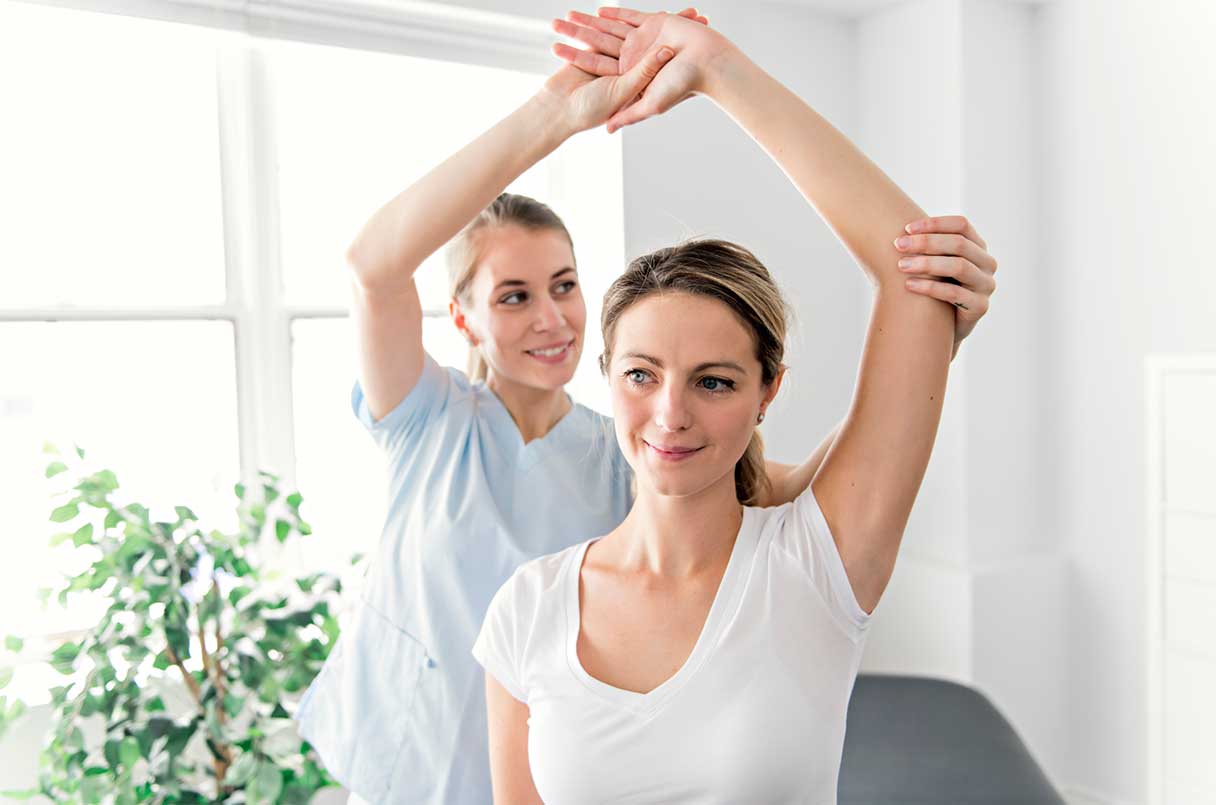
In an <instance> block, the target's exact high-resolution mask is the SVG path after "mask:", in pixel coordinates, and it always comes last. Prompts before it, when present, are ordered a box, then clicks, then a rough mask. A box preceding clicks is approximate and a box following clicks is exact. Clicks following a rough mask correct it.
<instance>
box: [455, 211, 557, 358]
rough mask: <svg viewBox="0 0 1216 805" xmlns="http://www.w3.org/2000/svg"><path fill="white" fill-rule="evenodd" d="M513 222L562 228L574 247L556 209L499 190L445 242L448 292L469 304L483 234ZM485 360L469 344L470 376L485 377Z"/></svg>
mask: <svg viewBox="0 0 1216 805" xmlns="http://www.w3.org/2000/svg"><path fill="white" fill-rule="evenodd" d="M508 225H514V226H519V227H523V228H524V229H528V230H533V231H535V230H545V229H549V230H554V231H557V232H561V233H562V234H563V235H565V237H566V241H567V242H568V243H569V244H570V251H571V252H573V251H574V241H573V240H571V239H570V232H569V231H567V229H566V225H565V224H564V223H562V219H561V218H559V217H558V215H557V213H555V212H554V211H553V210H551V209H550V208H549V206H548V205H546V204H542V203H541V202H539V201H537V200H536V199H534V198H529V197H528V196H521V195H517V194H515V193H502V194H500V195H499V196H498V198H496V199H494V200H493V201H492V202H490V206H488V207H486V208H485V209H484V210H482V211H481V212H479V213H478V214H477V217H476V218H474V219H473V220H472V221H470V222H469V223H468V224H466V225H465V227H464V229H462V230H460V232H459V233H457V235H456V236H455V237H454V238H452V240H451V242H450V243H449V244H448V248H447V252H446V254H445V257H446V260H447V266H448V293H449V295H450V296H451V297H452V299H455V300H456V301H458V302H459V303H460V304H461V305H464V306H466V307H467V306H468V305H469V303H470V299H469V287H470V286H471V285H472V284H473V277H474V276H475V275H476V274H477V264H478V262H479V261H480V260H481V254H482V249H483V247H484V243H483V240H484V238H483V237H482V235H483V234H484V233H485V232H486V231H487V230H489V229H490V228H492V227H500V226H508ZM486 370H487V367H486V362H485V358H483V357H482V355H481V350H479V349H478V348H477V347H469V363H468V373H469V380H484V379H485V378H486Z"/></svg>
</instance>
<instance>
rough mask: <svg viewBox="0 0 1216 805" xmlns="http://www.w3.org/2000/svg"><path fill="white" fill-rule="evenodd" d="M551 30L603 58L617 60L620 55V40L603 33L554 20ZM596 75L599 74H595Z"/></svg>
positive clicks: (565, 21) (564, 21) (566, 21)
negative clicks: (609, 57)
mask: <svg viewBox="0 0 1216 805" xmlns="http://www.w3.org/2000/svg"><path fill="white" fill-rule="evenodd" d="M553 30H554V31H556V32H557V33H559V34H561V35H562V36H568V37H570V38H571V39H577V40H578V41H580V42H584V43H586V44H588V45H590V46H591V47H592V48H594V49H595V50H596V51H598V52H600V53H601V54H603V55H605V56H612V57H613V58H617V57H618V56H620V55H621V40H620V39H618V38H616V37H615V36H612V35H611V34H606V33H604V32H603V31H597V30H596V29H594V28H588V27H586V26H584V25H578V24H576V23H573V22H569V21H568V20H554V21H553ZM596 75H600V74H599V73H596Z"/></svg>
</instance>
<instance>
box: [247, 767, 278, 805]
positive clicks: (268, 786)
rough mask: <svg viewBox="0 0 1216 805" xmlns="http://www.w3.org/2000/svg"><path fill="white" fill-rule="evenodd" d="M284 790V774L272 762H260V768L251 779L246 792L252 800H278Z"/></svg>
mask: <svg viewBox="0 0 1216 805" xmlns="http://www.w3.org/2000/svg"><path fill="white" fill-rule="evenodd" d="M282 790H283V775H282V773H280V772H279V770H278V768H276V767H275V766H274V765H273V764H271V763H266V762H262V763H259V764H258V770H257V771H256V772H255V773H254V776H253V779H252V780H250V781H249V786H248V788H246V793H247V794H248V796H249V801H250V802H276V801H278V799H279V792H281V791H282Z"/></svg>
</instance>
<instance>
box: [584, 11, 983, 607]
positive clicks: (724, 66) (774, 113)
mask: <svg viewBox="0 0 1216 805" xmlns="http://www.w3.org/2000/svg"><path fill="white" fill-rule="evenodd" d="M601 13H606V14H608V15H611V16H618V15H622V14H624V15H628V14H630V13H633V12H630V11H628V10H626V9H603V10H602V11H601ZM660 24H661V30H660V31H659V32H658V35H657V43H658V44H659V45H662V46H669V47H671V48H673V49H674V50H675V51H676V54H675V56H674V57H673V58H672V59H671V60H670V61H669V62H668V63H667V64H666V65H664V68H663V69H662V70H661V71H660V72H659V74H658V75H657V76H655V78H654V80H653V81H652V82H651V83H650V84H649V85H648V86H647V89H646V91H645V92H644V93H643V95H642V97H641V99H639V100H638V101H636V102H635V103H633V104H632V105H630V106H628V107H626V108H624V109H623V110H621V111H619V112H617V113H616V114H615V115H614V116H613V117H612V118H610V119H609V121H608V124H607V125H608V128H609V130H613V129H615V128H620V127H622V126H625V125H629V124H631V123H634V122H637V121H639V120H643V119H645V118H647V117H649V116H651V115H653V114H658V113H661V112H663V111H665V110H666V109H667V108H670V106H672V105H674V104H675V103H678V102H679V101H680V100H682V99H683V98H684V97H686V96H687V94H688V93H689V92H690V91H691V92H696V93H702V94H705V95H706V96H708V97H709V98H710V99H712V100H713V101H714V102H715V103H716V104H717V105H718V106H719V107H721V108H722V109H723V110H724V111H725V112H726V113H727V114H729V115H730V116H731V117H732V118H733V119H734V120H735V121H736V122H737V123H738V124H739V125H740V126H742V127H743V128H744V130H746V131H747V132H748V134H750V135H751V137H752V138H753V139H754V140H756V142H757V143H758V144H759V145H760V146H761V147H762V148H764V150H765V151H766V152H767V153H768V154H769V155H770V156H771V157H772V158H773V160H774V161H775V162H777V164H778V165H779V166H780V167H781V168H782V170H783V171H784V172H785V174H786V175H787V176H788V177H789V178H790V180H791V181H792V182H793V183H794V185H795V186H796V187H797V188H798V190H799V191H800V192H801V193H802V195H803V197H804V198H806V200H807V201H808V203H810V204H811V206H812V207H814V209H815V210H816V211H817V212H818V213H819V214H820V216H821V217H822V218H823V219H824V221H825V222H826V223H827V224H828V226H829V227H830V228H831V229H832V230H833V231H834V232H835V233H836V235H837V237H839V238H840V240H841V241H842V242H843V243H844V245H845V247H846V248H847V249H848V250H849V252H850V253H851V254H852V255H853V257H854V258H855V259H856V261H857V263H858V265H859V266H860V268H861V269H862V271H863V272H864V273H865V274H866V276H867V277H868V278H869V279H870V280H871V283H872V284H873V286H874V289H875V295H874V303H873V306H872V309H871V315H870V323H869V328H868V331H867V335H866V341H865V346H864V349H863V353H862V358H861V366H860V369H859V371H858V380H857V386H856V389H855V391H854V395H853V400H852V403H851V405H850V407H849V410H848V412H847V413H846V415H845V418H844V420H843V422H842V423H841V426H840V432H839V434H838V436H837V437H836V439H835V440H834V442H833V443H832V444H831V445H830V448H829V449H828V451H827V454H826V456H825V457H824V459H823V462H822V464H820V466H819V469H818V470H817V472H816V475H815V477H814V479H813V481H812V488H813V490H814V495H815V498H816V500H817V501H818V503H819V506H820V508H821V509H822V510H823V513H824V516H825V517H826V519H827V521H828V525H829V528H830V530H831V532H832V535H833V537H834V539H835V540H836V544H837V548H838V550H839V553H840V556H841V559H842V561H843V563H844V566H845V570H846V572H847V573H848V576H849V580H850V582H851V584H852V587H853V591H854V593H855V595H856V597H857V601H858V603H859V604H861V606H862V608H863V609H864V610H865V611H867V612H871V611H872V610H873V608H874V607H875V606H876V605H877V603H878V601H879V599H880V598H881V596H882V593H883V591H884V590H885V589H886V586H887V583H888V581H889V580H890V576H891V572H892V571H893V569H894V566H895V558H896V555H897V554H898V551H899V545H900V542H901V541H902V538H903V531H904V527H905V526H906V524H907V520H908V517H909V515H910V514H911V511H912V505H913V503H914V502H915V499H916V495H917V492H918V491H919V489H920V484H921V481H922V479H923V477H924V473H925V469H926V467H927V465H928V462H929V456H930V454H931V452H932V450H933V443H934V440H935V439H936V435H937V427H938V424H939V422H940V419H941V411H942V399H943V395H944V393H945V390H946V376H947V371H948V367H949V363H950V358H951V355H952V352H953V346H952V345H953V332H954V313H953V311H952V310H951V309H950V308H949V307H947V306H945V305H941V304H938V302H937V301H936V300H934V299H931V298H928V297H926V296H923V295H918V294H913V293H908V286H907V285H906V284H905V276H904V273H903V272H902V271H901V270H900V267H899V265H898V261H899V259H900V257H901V251H900V248H901V246H906V247H910V248H911V249H912V250H913V251H915V252H916V253H919V254H930V255H932V254H940V253H942V251H943V249H942V246H943V243H944V242H946V241H949V242H951V243H953V244H955V245H956V246H957V247H958V248H959V249H960V250H961V253H962V254H963V255H964V256H966V257H967V259H968V260H970V261H971V262H974V263H979V262H985V261H991V258H990V257H988V256H987V255H986V254H984V253H982V250H979V249H978V247H977V248H976V249H975V250H974V251H972V250H969V249H968V248H967V244H966V243H964V242H962V241H963V240H965V238H962V239H960V236H958V235H937V234H933V235H926V234H916V235H912V234H905V231H904V225H905V223H906V222H908V221H912V220H916V219H920V218H923V217H924V212H923V211H922V210H921V209H920V207H918V206H917V205H916V204H915V203H914V202H913V201H912V200H911V199H910V198H908V196H907V195H906V194H904V192H903V191H902V190H900V189H899V187H897V186H896V185H895V183H894V182H892V181H891V179H890V178H888V177H887V176H886V174H884V173H883V172H882V171H881V170H880V169H879V168H878V166H876V165H875V164H874V163H873V162H871V161H870V160H869V159H868V158H867V157H866V156H865V155H864V154H862V153H861V151H859V150H858V149H857V148H856V147H855V146H854V145H853V143H851V142H850V141H849V140H848V138H846V137H845V136H844V135H842V134H841V133H840V132H839V131H837V130H836V129H835V128H834V127H833V126H832V125H831V124H830V123H828V122H827V121H826V120H825V119H824V118H823V117H822V116H820V115H819V114H818V113H817V112H815V110H813V109H812V108H811V107H810V106H808V105H807V104H806V103H804V102H803V101H802V100H801V99H800V98H799V97H798V96H797V95H795V94H794V93H793V92H791V91H790V90H789V89H787V88H786V87H785V86H783V85H782V84H781V83H780V82H778V81H777V80H775V79H774V78H773V77H772V76H770V75H768V74H767V73H766V72H764V71H763V70H762V69H761V68H760V67H759V66H758V65H756V64H755V63H754V62H752V61H751V60H750V59H749V58H747V56H745V55H744V54H743V53H742V52H741V51H740V50H739V49H738V48H736V47H735V46H734V45H733V44H731V43H730V42H729V40H727V39H725V37H722V36H721V35H720V34H717V33H716V32H714V31H712V30H711V29H708V28H706V27H705V26H702V25H699V24H697V23H695V22H692V21H690V20H687V19H683V18H680V17H672V16H670V15H666V16H664V17H663V19H662V21H661V23H660Z"/></svg>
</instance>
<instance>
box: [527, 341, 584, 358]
mask: <svg viewBox="0 0 1216 805" xmlns="http://www.w3.org/2000/svg"><path fill="white" fill-rule="evenodd" d="M574 341H575V339H573V338H571V339H570V340H569V341H559V342H557V343H556V344H547V345H545V346H543V347H534V348H532V349H526V350H524V352H525V353H527V354H528V355H530V356H531V357H533V358H535V359H536V360H538V361H540V362H541V363H553V364H556V363H563V362H564V361H565V360H566V358H568V357H570V354H571V353H572V352H573V350H574Z"/></svg>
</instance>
